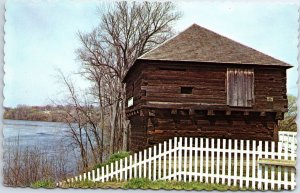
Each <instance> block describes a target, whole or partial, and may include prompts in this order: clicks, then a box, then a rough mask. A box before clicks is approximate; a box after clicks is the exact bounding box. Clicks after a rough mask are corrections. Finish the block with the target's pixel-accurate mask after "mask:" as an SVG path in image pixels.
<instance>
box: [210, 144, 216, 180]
mask: <svg viewBox="0 0 300 193" xmlns="http://www.w3.org/2000/svg"><path fill="white" fill-rule="evenodd" d="M210 152H211V164H210V168H211V171H210V174H211V177H210V181H211V183H214V181H215V139H214V138H212V139H211V149H210Z"/></svg>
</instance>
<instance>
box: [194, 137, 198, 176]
mask: <svg viewBox="0 0 300 193" xmlns="http://www.w3.org/2000/svg"><path fill="white" fill-rule="evenodd" d="M194 164H195V175H194V181H197V177H198V176H197V172H198V138H195V163H194Z"/></svg>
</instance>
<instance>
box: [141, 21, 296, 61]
mask: <svg viewBox="0 0 300 193" xmlns="http://www.w3.org/2000/svg"><path fill="white" fill-rule="evenodd" d="M138 59H143V60H168V61H194V62H216V63H218V62H219V63H237V64H256V65H274V66H286V67H290V65H289V64H287V63H285V62H283V61H280V60H278V59H275V58H273V57H271V56H269V55H267V54H264V53H262V52H260V51H257V50H255V49H253V48H250V47H248V46H245V45H243V44H241V43H239V42H237V41H234V40H232V39H230V38H227V37H225V36H223V35H220V34H218V33H216V32H214V31H211V30H209V29H207V28H205V27H202V26H200V25H198V24H196V23H193V24H192V25H191V26H189V27H188V28H186V29H185V30H183V31H181V32H180V33H178V34H177V35H175V36H173V37H171V38H170V39H168V40H166V41H165V42H163V43H162V44H160V45H158V46H157V47H155V48H153V49H152V50H150V51H149V52H147V53H145V54H143V55H142V56H140V57H139V58H138Z"/></svg>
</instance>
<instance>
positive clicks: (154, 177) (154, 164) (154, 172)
mask: <svg viewBox="0 0 300 193" xmlns="http://www.w3.org/2000/svg"><path fill="white" fill-rule="evenodd" d="M153 153H154V155H153V157H154V161H153V180H156V159H157V158H156V145H154V146H153Z"/></svg>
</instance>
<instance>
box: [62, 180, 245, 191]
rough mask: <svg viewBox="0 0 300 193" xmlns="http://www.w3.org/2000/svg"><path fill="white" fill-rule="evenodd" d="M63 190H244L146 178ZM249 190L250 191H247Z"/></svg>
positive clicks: (85, 184) (70, 185)
mask: <svg viewBox="0 0 300 193" xmlns="http://www.w3.org/2000/svg"><path fill="white" fill-rule="evenodd" d="M63 188H113V189H116V188H121V189H153V190H158V189H165V190H173V189H175V190H219V191H227V190H233V191H236V190H246V189H240V188H239V187H237V186H226V185H221V184H207V183H200V182H178V181H163V180H157V181H151V180H149V179H146V178H135V179H131V180H129V181H128V182H124V181H119V182H116V181H115V182H95V183H94V182H89V181H85V182H84V181H81V182H75V183H72V184H66V185H64V186H63ZM248 190H250V189H248Z"/></svg>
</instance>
